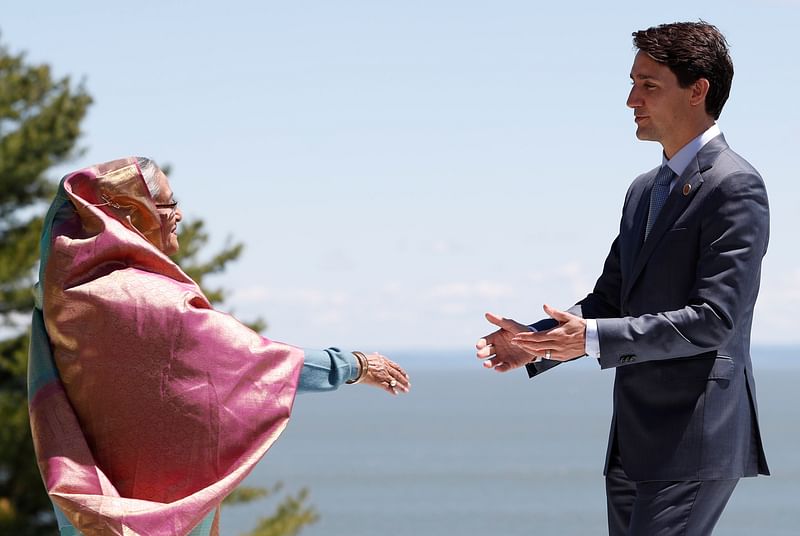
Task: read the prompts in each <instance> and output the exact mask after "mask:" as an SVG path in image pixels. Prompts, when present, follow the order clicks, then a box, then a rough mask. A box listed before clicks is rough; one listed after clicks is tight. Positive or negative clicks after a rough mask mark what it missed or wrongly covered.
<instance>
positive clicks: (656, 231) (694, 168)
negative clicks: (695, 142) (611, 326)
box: [622, 135, 728, 303]
mask: <svg viewBox="0 0 800 536" xmlns="http://www.w3.org/2000/svg"><path fill="white" fill-rule="evenodd" d="M727 147H728V144H727V143H726V142H725V138H724V137H723V136H722V135H719V136H717V137H716V138H714V139H713V140H711V141H709V142H708V143H707V144H706V145H705V146H704V147H703V148H702V149H700V152H698V153H697V156H696V157H695V158H694V159H693V160H692V161H691V163H690V164H689V165H688V166H687V167H686V169H685V170H684V171H683V173H682V174H681V176H680V177H679V178H678V180H677V182H676V183H675V187H674V188H673V189H672V192H670V194H669V197H668V198H667V202H666V203H665V205H664V208H662V209H661V213H660V214H659V215H658V218H657V219H656V222H655V224H654V225H653V228H652V229H651V230H650V234H649V235H648V237H647V240H645V241H644V243H642V239H643V237H644V226H645V222H646V220H647V212H648V210H649V200H650V191H651V190H652V189H653V181H655V173H653V176H652V177H651V178H650V184H649V186H648V187H647V188H646V189H645V192H644V195H643V199H642V202H640V203H639V206H638V207H637V209H636V215H635V218H636V220H635V221H636V225H635V226H634V227H633V228H632V240H635V241H636V243H635V244H634V249H633V251H637V250H638V254H635V255H634V257H633V258H634V260H633V263H632V267H631V269H630V272H629V277H627V278H626V282H627V284H626V285H625V288H624V289H623V295H622V303H625V302H626V301H627V300H628V295H629V294H630V291H631V289H632V288H633V286H634V284H635V283H636V280H637V279H638V277H639V275H640V274H641V273H642V270H643V269H644V267H645V266H646V265H647V261H648V260H649V259H650V257H651V256H652V254H653V251H655V249H656V248H657V247H658V244H659V243H660V242H661V239H662V238H663V237H664V234H665V233H666V232H667V231H668V230H669V229H671V228H672V225H673V224H674V223H675V220H677V219H678V217H679V216H680V215H681V214H683V212H684V211H685V210H686V208H687V207H688V206H689V204H690V203H691V202H692V200H693V199H694V196H695V195H696V194H697V191H698V190H699V189H700V187H701V186H702V185H703V173H705V172H706V171H708V170H709V169H711V167H712V166H713V165H714V161H715V160H716V157H717V156H718V155H719V153H720V152H721V151H722V150H724V149H726V148H727Z"/></svg>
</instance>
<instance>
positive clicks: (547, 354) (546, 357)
mask: <svg viewBox="0 0 800 536" xmlns="http://www.w3.org/2000/svg"><path fill="white" fill-rule="evenodd" d="M544 358H545V359H550V350H545V351H544Z"/></svg>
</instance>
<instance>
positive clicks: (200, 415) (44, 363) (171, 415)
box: [29, 159, 303, 536]
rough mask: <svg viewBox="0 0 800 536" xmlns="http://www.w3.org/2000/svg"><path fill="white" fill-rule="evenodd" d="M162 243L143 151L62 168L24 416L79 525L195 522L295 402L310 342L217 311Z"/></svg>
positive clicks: (184, 527) (58, 499) (111, 528)
mask: <svg viewBox="0 0 800 536" xmlns="http://www.w3.org/2000/svg"><path fill="white" fill-rule="evenodd" d="M160 240H161V234H160V224H159V217H158V213H157V211H156V208H155V205H154V202H153V199H152V198H151V196H150V195H149V193H148V192H147V188H146V186H145V183H144V180H143V178H142V176H141V172H140V170H139V168H138V166H137V165H136V161H135V159H124V160H117V161H114V162H108V163H106V164H101V165H98V166H94V167H91V168H88V169H84V170H81V171H78V172H75V173H72V174H70V175H68V176H67V177H65V178H64V180H63V181H62V184H61V187H60V188H59V194H58V195H57V197H56V200H55V201H54V202H53V205H52V206H51V208H50V212H49V213H48V218H47V221H46V222H45V230H44V233H43V236H42V268H41V271H40V288H39V290H40V294H39V303H38V307H37V309H36V310H35V312H34V322H33V335H32V344H31V362H30V371H29V387H30V389H29V400H30V417H31V428H32V430H33V438H34V444H35V447H36V453H37V458H38V461H39V468H40V470H41V473H42V477H43V479H44V482H45V485H46V487H47V490H48V493H49V494H50V497H51V498H52V500H53V502H54V503H55V504H56V505H57V507H58V509H60V510H61V511H62V512H63V513H64V514H66V517H67V518H68V519H69V521H70V523H71V524H72V525H73V526H74V527H75V528H76V529H77V530H79V531H80V532H81V533H82V534H84V535H86V536H91V535H109V534H114V535H126V536H127V535H139V534H141V535H148V536H156V535H162V534H163V535H178V534H188V533H190V532H191V531H192V530H193V529H195V528H196V527H198V526H199V525H201V522H203V521H204V519H205V520H209V519H210V516H213V515H214V511H215V509H217V508H218V507H219V504H220V502H221V501H222V499H223V498H224V497H225V496H226V495H227V494H229V493H230V492H231V491H232V490H233V489H234V488H235V487H236V485H237V484H239V482H241V480H242V479H243V478H244V477H245V476H246V475H247V474H248V473H249V472H250V470H252V468H253V467H254V465H255V464H256V462H258V460H259V459H261V457H262V456H263V455H264V454H265V453H266V451H267V449H268V448H269V447H270V445H272V443H273V442H274V441H275V440H276V439H277V437H278V436H279V435H280V433H281V431H282V430H283V429H284V427H285V426H286V424H287V421H288V419H289V413H290V411H291V407H292V403H293V401H294V395H295V390H296V388H297V380H298V376H299V374H300V369H301V367H302V362H303V353H302V350H301V349H299V348H296V347H293V346H289V345H286V344H282V343H278V342H273V341H270V340H268V339H265V338H263V337H261V336H260V335H258V334H257V333H255V332H253V331H251V330H250V329H249V328H247V327H246V326H244V325H243V324H242V323H240V322H239V321H237V320H236V319H235V318H233V317H231V316H229V315H227V314H223V313H220V312H217V311H215V310H214V309H213V308H212V307H211V305H210V304H209V302H208V300H207V299H206V298H205V296H204V295H203V293H202V291H201V290H200V288H199V287H198V286H197V285H196V284H195V283H194V282H193V281H192V280H191V279H190V278H189V277H188V276H187V275H186V274H185V273H184V272H183V271H181V269H180V268H179V267H178V266H177V265H175V263H173V262H172V261H171V260H170V259H169V258H168V257H167V256H165V255H164V254H163V253H162V252H161V250H160V249H159V246H160V245H161V242H160ZM216 517H217V518H218V515H217V516H216ZM216 521H217V519H215V520H214V523H213V526H214V527H213V528H212V529H211V530H210V532H209V531H208V530H204V531H203V533H205V534H216V533H217V532H218V528H216V527H217V525H218V523H217V522H216ZM208 524H210V523H208ZM193 534H198V532H194V533H193Z"/></svg>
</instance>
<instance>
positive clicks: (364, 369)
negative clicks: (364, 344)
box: [344, 352, 369, 385]
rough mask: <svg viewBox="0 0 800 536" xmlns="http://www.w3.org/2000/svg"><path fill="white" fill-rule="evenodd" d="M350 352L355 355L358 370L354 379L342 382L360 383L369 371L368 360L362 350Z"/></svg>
mask: <svg viewBox="0 0 800 536" xmlns="http://www.w3.org/2000/svg"><path fill="white" fill-rule="evenodd" d="M352 354H353V355H354V356H356V359H357V360H358V364H359V366H360V370H359V371H358V377H357V378H356V379H355V380H347V381H346V382H344V383H347V384H350V385H352V384H354V383H361V381H362V380H363V379H364V378H366V377H367V373H368V372H369V360H368V359H367V356H365V355H364V353H363V352H352Z"/></svg>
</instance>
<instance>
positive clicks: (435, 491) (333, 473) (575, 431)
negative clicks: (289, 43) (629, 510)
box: [222, 350, 800, 536]
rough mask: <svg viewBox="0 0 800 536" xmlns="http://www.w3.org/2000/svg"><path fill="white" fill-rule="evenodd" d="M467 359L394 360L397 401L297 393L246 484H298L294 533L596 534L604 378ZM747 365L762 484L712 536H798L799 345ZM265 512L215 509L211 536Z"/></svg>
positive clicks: (582, 371)
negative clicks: (305, 517) (407, 388)
mask: <svg viewBox="0 0 800 536" xmlns="http://www.w3.org/2000/svg"><path fill="white" fill-rule="evenodd" d="M779 354H780V355H779ZM472 355H473V354H471V352H470V351H468V350H467V351H464V352H462V353H433V354H423V353H398V354H392V357H394V358H396V360H397V361H398V362H401V363H402V364H404V365H405V366H406V368H407V370H408V371H409V373H410V374H411V375H412V382H413V386H412V393H411V394H409V395H406V396H401V397H398V398H392V397H390V396H387V395H385V394H383V393H380V392H378V391H377V390H374V389H371V388H366V387H363V386H357V387H349V386H348V387H344V388H342V389H340V390H339V391H336V392H333V393H324V394H307V395H301V396H300V397H299V398H298V399H297V401H296V403H295V409H294V413H293V417H292V421H291V422H290V424H289V427H288V429H287V430H286V432H284V434H283V435H282V436H281V438H280V439H279V440H278V442H277V443H276V444H275V446H274V447H273V448H272V449H271V450H270V452H269V453H268V454H267V456H266V458H265V459H264V460H263V461H262V462H261V463H260V464H259V466H258V467H257V468H256V470H255V471H254V472H253V473H252V474H251V475H250V477H248V479H247V481H246V484H248V485H254V486H270V485H272V484H274V483H275V482H276V481H281V482H283V484H284V489H285V490H286V491H289V492H296V491H297V490H299V489H301V488H304V487H305V488H308V489H309V490H310V496H309V499H308V503H309V504H311V505H313V506H314V508H315V509H316V510H317V512H318V513H319V514H320V520H319V522H318V523H316V524H315V525H312V526H310V527H308V528H306V529H305V530H304V531H303V532H302V534H303V535H304V536H323V535H325V536H344V535H348V536H372V535H390V536H391V535H415V536H423V535H430V536H441V535H464V536H469V535H508V536H514V535H523V534H524V535H532V534H535V535H557V536H570V535H576V536H578V535H580V536H582V535H595V534H597V535H602V534H605V533H606V520H605V519H606V518H605V491H604V487H603V476H602V466H603V461H604V456H605V449H606V440H607V434H608V426H609V422H610V414H611V387H612V382H613V372H612V371H600V370H599V368H598V367H597V366H596V364H594V363H590V362H588V360H587V362H586V363H582V362H578V363H574V364H570V365H568V366H561V367H559V368H558V369H555V370H553V371H549V372H548V373H547V374H545V375H543V376H541V377H539V378H537V379H536V380H528V379H527V378H526V375H525V374H524V372H522V371H516V372H511V373H508V374H498V373H494V372H491V371H487V370H485V369H482V368H480V367H479V365H477V364H474V363H473V362H472V361H471V359H473V358H472V357H471V356H472ZM754 362H755V367H756V382H757V388H758V401H759V411H760V416H761V425H762V433H763V436H764V440H765V448H766V450H767V459H768V461H769V464H770V469H771V470H772V473H773V475H774V476H771V477H760V478H751V479H744V480H742V481H741V482H740V484H739V486H738V488H737V490H736V492H735V493H734V496H733V498H732V499H731V502H730V503H729V505H728V508H727V509H726V511H725V513H724V515H723V518H722V520H721V521H720V524H719V525H718V526H717V530H716V532H715V535H723V536H724V535H731V536H754V535H759V536H760V535H774V536H781V535H797V534H800V454H798V449H799V448H800V427H799V426H798V422H800V418H798V417H800V389H798V385H800V365H798V364H797V363H800V351H797V352H794V351H784V352H782V353H781V352H779V351H777V350H776V351H773V352H772V353H771V357H769V356H767V358H764V359H763V360H761V361H760V360H759V359H758V355H757V354H756V353H755V352H754ZM275 504H276V501H275V500H273V499H266V500H263V501H261V502H258V503H254V504H251V505H245V506H234V507H226V508H225V509H223V516H222V533H223V534H225V535H226V536H228V535H237V534H241V533H242V532H245V531H246V530H247V529H248V528H251V527H252V526H253V525H254V524H255V521H256V519H257V518H258V517H259V515H266V514H268V513H270V512H272V511H273V509H274V507H275Z"/></svg>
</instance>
